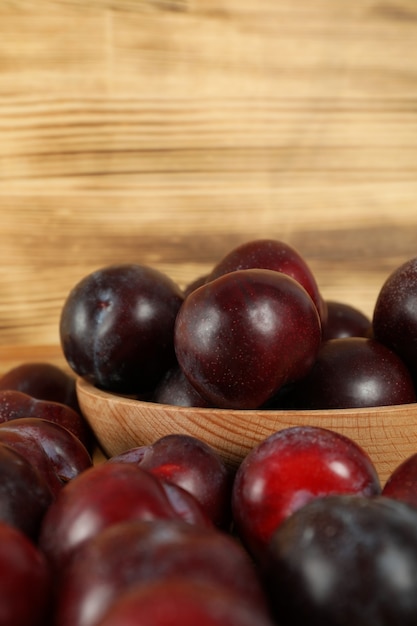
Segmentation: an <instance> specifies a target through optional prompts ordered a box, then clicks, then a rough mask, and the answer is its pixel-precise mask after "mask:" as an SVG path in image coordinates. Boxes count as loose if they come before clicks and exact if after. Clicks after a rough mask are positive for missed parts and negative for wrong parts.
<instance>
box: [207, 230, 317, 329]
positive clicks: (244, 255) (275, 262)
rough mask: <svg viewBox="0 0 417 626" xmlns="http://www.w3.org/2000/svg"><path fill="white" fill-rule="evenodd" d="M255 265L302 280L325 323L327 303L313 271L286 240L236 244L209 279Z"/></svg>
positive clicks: (261, 240)
mask: <svg viewBox="0 0 417 626" xmlns="http://www.w3.org/2000/svg"><path fill="white" fill-rule="evenodd" d="M255 268H258V269H267V270H274V271H277V272H282V273H283V274H287V275H288V276H291V278H293V279H294V280H296V281H297V282H298V283H300V285H302V286H303V287H304V289H305V290H306V291H307V293H308V294H309V295H310V297H311V299H312V300H313V302H314V304H315V305H316V307H317V311H318V313H319V316H320V320H321V322H322V324H324V323H325V321H326V319H327V306H326V302H325V300H323V298H322V296H321V294H320V290H319V287H318V285H317V281H316V279H315V277H314V274H313V272H312V271H311V269H310V267H309V266H308V264H307V262H306V261H305V259H304V258H303V257H302V256H301V255H300V254H299V253H298V252H297V251H296V250H295V249H294V248H293V247H292V246H289V245H288V244H287V243H284V242H283V241H280V240H277V239H254V240H252V241H248V242H246V243H243V244H241V245H239V246H237V247H236V248H234V249H233V250H231V251H230V252H229V253H228V254H226V255H225V256H224V257H223V258H222V259H221V260H220V261H219V263H217V265H216V266H215V267H214V268H213V269H212V271H211V273H210V274H209V275H208V277H207V280H214V279H216V278H219V276H223V275H224V274H226V273H228V272H233V271H236V270H244V269H255Z"/></svg>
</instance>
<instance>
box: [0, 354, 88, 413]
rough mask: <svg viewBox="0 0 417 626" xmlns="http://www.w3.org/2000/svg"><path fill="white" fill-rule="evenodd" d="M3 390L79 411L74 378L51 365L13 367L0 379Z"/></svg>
mask: <svg viewBox="0 0 417 626" xmlns="http://www.w3.org/2000/svg"><path fill="white" fill-rule="evenodd" d="M3 389H14V390H15V391H22V392H23V393H26V394H27V395H29V396H32V397H33V398H37V399H38V400H50V401H52V402H59V403H61V404H67V405H68V406H70V407H71V408H72V409H74V410H76V411H78V412H79V411H80V408H79V405H78V400H77V392H76V389H75V377H74V376H71V375H69V374H67V372H65V371H64V370H63V369H61V368H60V367H58V366H56V365H53V364H52V363H46V362H43V361H41V362H38V361H34V362H29V363H21V364H19V365H17V366H16V367H13V368H12V369H10V370H8V371H7V372H5V374H3V376H2V377H1V378H0V390H3Z"/></svg>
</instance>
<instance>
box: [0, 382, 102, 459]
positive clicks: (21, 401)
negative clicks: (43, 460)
mask: <svg viewBox="0 0 417 626" xmlns="http://www.w3.org/2000/svg"><path fill="white" fill-rule="evenodd" d="M27 417H36V418H40V419H44V420H48V421H50V422H54V423H55V424H59V426H62V427H63V428H66V429H67V430H69V431H70V432H72V433H73V435H75V436H76V437H78V439H79V440H80V441H81V442H82V443H83V445H84V446H85V447H86V448H87V450H88V451H91V448H92V445H93V442H94V436H93V434H92V432H91V428H90V426H89V425H88V422H87V420H86V419H85V418H84V417H83V416H82V415H81V414H80V413H78V412H77V411H75V410H74V409H72V408H71V407H70V406H68V405H67V404H62V403H61V402H53V401H52V400H39V399H38V398H34V397H33V396H30V395H28V394H27V393H24V392H23V391H17V390H15V389H3V390H0V424H1V423H3V422H9V421H13V420H17V419H22V418H27Z"/></svg>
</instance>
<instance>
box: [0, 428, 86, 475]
mask: <svg viewBox="0 0 417 626" xmlns="http://www.w3.org/2000/svg"><path fill="white" fill-rule="evenodd" d="M3 433H4V434H5V433H17V434H20V435H21V436H22V437H23V438H26V439H27V440H34V441H36V442H37V443H38V444H39V445H40V446H41V448H42V450H43V451H44V453H45V455H46V458H47V459H48V462H49V463H50V465H51V467H52V469H53V471H54V472H55V474H56V476H57V477H58V478H59V480H60V481H61V482H62V483H63V484H64V483H66V482H68V481H69V480H72V479H73V478H75V477H76V476H78V474H81V472H84V471H85V470H86V469H88V468H89V467H91V466H92V464H93V461H92V458H91V456H90V454H89V452H88V451H87V449H86V447H85V446H84V445H83V443H82V442H81V441H80V440H79V439H78V437H76V436H75V435H74V434H73V433H72V432H71V431H69V430H68V429H66V428H64V427H63V426H60V425H59V424H57V423H55V422H51V421H49V420H44V419H42V418H39V417H21V418H20V419H17V420H12V421H10V422H3V423H2V424H0V438H1V437H2V436H3ZM29 460H30V458H29Z"/></svg>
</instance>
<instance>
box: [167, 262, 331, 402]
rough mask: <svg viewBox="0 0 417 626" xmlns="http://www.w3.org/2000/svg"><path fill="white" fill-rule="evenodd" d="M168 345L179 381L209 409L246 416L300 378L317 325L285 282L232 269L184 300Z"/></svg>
mask: <svg viewBox="0 0 417 626" xmlns="http://www.w3.org/2000/svg"><path fill="white" fill-rule="evenodd" d="M174 344H175V350H176V355H177V359H178V363H179V365H180V367H181V369H182V370H183V372H184V374H185V376H186V377H187V378H188V380H189V381H190V382H191V384H192V385H193V386H194V387H195V388H196V389H197V391H198V392H199V393H200V394H201V395H202V396H203V397H204V398H206V399H207V401H208V402H209V403H210V404H212V406H217V407H220V408H234V409H250V408H257V407H259V406H262V405H263V404H264V403H265V402H266V401H267V400H268V399H269V398H271V397H272V396H273V395H274V394H275V393H276V391H277V390H278V389H279V388H280V387H281V386H282V385H284V384H285V383H286V382H288V381H289V380H296V379H298V378H300V377H302V376H304V375H305V374H306V373H307V372H308V370H309V369H310V367H311V366H312V365H313V363H314V360H315V357H316V354H317V352H318V349H319V347H320V344H321V323H320V318H319V315H318V312H317V308H316V306H315V305H314V303H313V301H312V299H311V298H310V296H309V295H308V293H307V292H306V290H305V289H304V288H303V287H302V286H301V285H300V284H299V283H297V282H296V281H295V280H294V279H292V278H291V277H289V276H287V275H285V274H282V273H280V272H275V271H273V270H262V269H247V270H238V271H235V272H230V273H227V274H225V275H223V276H221V277H219V278H217V279H215V280H213V281H210V282H208V283H207V284H205V285H203V286H201V287H199V288H197V289H196V290H195V291H193V292H192V293H191V294H190V295H189V296H188V297H187V298H186V299H185V301H184V303H183V305H182V306H181V308H180V310H179V313H178V316H177V320H176V324H175V333H174Z"/></svg>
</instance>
